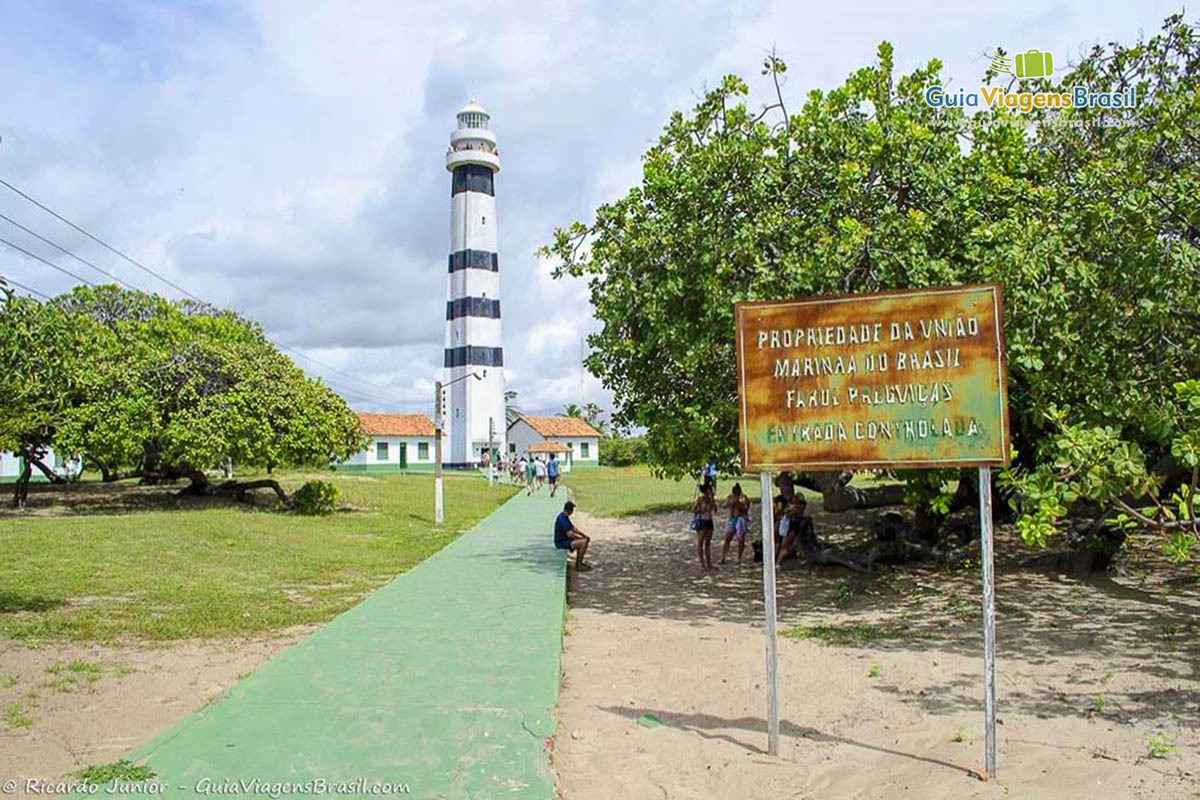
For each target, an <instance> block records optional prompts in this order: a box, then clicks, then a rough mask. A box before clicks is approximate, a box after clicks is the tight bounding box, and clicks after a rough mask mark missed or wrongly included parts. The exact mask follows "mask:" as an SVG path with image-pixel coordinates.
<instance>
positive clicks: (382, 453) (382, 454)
mask: <svg viewBox="0 0 1200 800" xmlns="http://www.w3.org/2000/svg"><path fill="white" fill-rule="evenodd" d="M375 460H376V461H387V460H388V443H387V442H376V443H375Z"/></svg>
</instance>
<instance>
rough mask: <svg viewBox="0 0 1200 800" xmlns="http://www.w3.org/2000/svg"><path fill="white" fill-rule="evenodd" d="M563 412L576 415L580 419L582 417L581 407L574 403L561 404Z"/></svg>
mask: <svg viewBox="0 0 1200 800" xmlns="http://www.w3.org/2000/svg"><path fill="white" fill-rule="evenodd" d="M563 414H564V415H565V416H568V417H576V418H578V419H582V418H583V409H582V408H580V407H579V406H577V405H575V404H574V403H567V404H566V405H565V406H563Z"/></svg>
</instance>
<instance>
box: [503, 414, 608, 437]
mask: <svg viewBox="0 0 1200 800" xmlns="http://www.w3.org/2000/svg"><path fill="white" fill-rule="evenodd" d="M521 419H523V420H525V421H526V422H528V423H529V426H530V427H531V428H533V429H534V430H535V431H537V432H538V433H540V434H541V435H542V436H597V437H598V436H602V435H603V434H601V433H600V431H598V430H596V429H595V428H593V427H592V426H591V425H589V424H587V421H586V420H582V419H580V418H579V417H529V416H525V415H524V414H522V415H521Z"/></svg>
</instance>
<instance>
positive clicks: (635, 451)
mask: <svg viewBox="0 0 1200 800" xmlns="http://www.w3.org/2000/svg"><path fill="white" fill-rule="evenodd" d="M645 461H646V453H645V442H644V441H643V439H642V437H640V436H610V437H607V438H605V439H601V440H600V465H601V466H604V467H629V466H633V465H634V464H643V463H645Z"/></svg>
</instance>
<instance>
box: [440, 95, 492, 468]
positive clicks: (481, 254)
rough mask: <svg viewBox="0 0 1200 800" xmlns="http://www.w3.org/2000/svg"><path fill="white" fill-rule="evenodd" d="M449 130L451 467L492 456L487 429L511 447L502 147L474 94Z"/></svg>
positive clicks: (447, 459)
mask: <svg viewBox="0 0 1200 800" xmlns="http://www.w3.org/2000/svg"><path fill="white" fill-rule="evenodd" d="M457 120H458V124H457V126H456V127H455V129H454V132H453V133H451V134H450V148H449V150H447V151H446V170H447V171H449V172H450V176H451V177H450V259H449V270H448V275H447V279H446V347H445V358H444V362H443V378H442V383H443V385H445V386H446V387H447V388H446V390H445V392H446V394H447V397H446V406H445V408H446V412H445V420H444V426H445V430H446V434H447V439H448V440H449V447H448V448H446V449H445V451H444V452H443V455H442V460H443V462H444V463H445V465H446V466H451V467H469V466H473V465H475V464H478V463H479V462H480V459H481V458H482V457H484V456H485V455H486V451H487V447H488V433H489V427H491V428H492V429H493V430H494V432H495V440H494V446H495V447H496V448H497V449H499V451H500V452H501V453H503V452H504V451H505V448H504V440H505V430H506V426H505V420H504V348H503V345H502V342H501V338H500V259H499V256H498V254H497V237H496V233H497V220H496V173H497V172H499V171H500V151H499V150H498V149H496V136H495V134H494V133H492V131H491V128H490V117H489V116H488V113H487V111H485V110H484V109H483V106H481V105H479V103H477V102H476V101H474V100H472V101H471V102H469V103H467V105H466V106H464V107H463V108H462V110H460V111H459V112H458V117H457Z"/></svg>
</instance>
